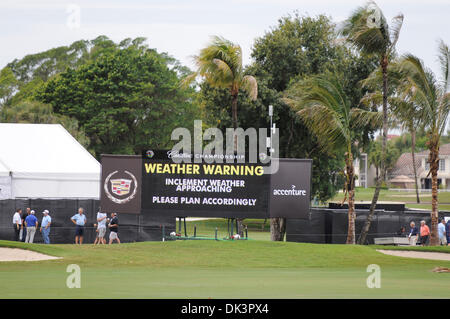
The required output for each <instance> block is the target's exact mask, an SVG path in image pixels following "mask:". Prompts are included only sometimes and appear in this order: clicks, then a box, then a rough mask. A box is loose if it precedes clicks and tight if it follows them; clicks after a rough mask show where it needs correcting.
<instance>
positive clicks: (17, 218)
mask: <svg viewBox="0 0 450 319" xmlns="http://www.w3.org/2000/svg"><path fill="white" fill-rule="evenodd" d="M21 213H22V209H20V208H19V209H18V210H16V212H15V213H14V216H13V227H14V240H15V241H20V229H21V228H22V217H21Z"/></svg>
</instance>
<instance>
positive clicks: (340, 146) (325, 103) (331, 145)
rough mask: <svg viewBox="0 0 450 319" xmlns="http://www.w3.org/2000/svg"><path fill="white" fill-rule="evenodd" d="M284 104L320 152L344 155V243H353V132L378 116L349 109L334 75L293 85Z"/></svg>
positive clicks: (375, 122) (378, 120) (338, 81)
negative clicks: (300, 123)
mask: <svg viewBox="0 0 450 319" xmlns="http://www.w3.org/2000/svg"><path fill="white" fill-rule="evenodd" d="M284 101H285V102H286V103H287V104H288V105H289V106H291V107H292V108H293V109H294V110H297V115H298V116H299V117H300V118H301V119H302V120H303V122H304V123H305V125H306V126H307V127H308V128H309V129H310V130H311V131H312V132H313V133H314V135H315V136H316V137H317V139H318V143H319V145H320V147H321V149H322V150H323V151H326V152H328V153H329V154H330V155H333V154H335V153H336V152H340V151H344V152H345V176H346V187H345V190H346V193H347V194H348V233H347V244H355V217H356V216H355V201H354V199H355V175H354V167H353V153H352V145H353V144H354V142H355V138H354V130H355V129H356V128H361V127H367V126H370V125H375V124H377V123H378V124H380V123H381V114H380V113H378V112H369V111H365V110H362V109H359V108H352V107H351V105H350V101H349V99H348V97H347V96H346V95H345V93H344V88H343V86H342V85H341V83H340V80H339V79H338V78H337V77H336V76H335V75H333V74H323V75H317V76H314V77H311V78H307V79H305V80H302V81H299V82H296V83H294V84H293V85H292V86H291V87H290V88H289V89H288V90H287V91H286V93H285V98H284Z"/></svg>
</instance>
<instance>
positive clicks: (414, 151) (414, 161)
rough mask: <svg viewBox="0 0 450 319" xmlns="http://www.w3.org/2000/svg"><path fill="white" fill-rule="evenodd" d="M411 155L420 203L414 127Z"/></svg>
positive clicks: (417, 196) (418, 201) (417, 197)
mask: <svg viewBox="0 0 450 319" xmlns="http://www.w3.org/2000/svg"><path fill="white" fill-rule="evenodd" d="M411 156H412V161H413V170H414V185H415V187H416V199H417V204H419V203H420V197H419V185H418V183H417V167H416V129H415V128H414V127H412V128H411Z"/></svg>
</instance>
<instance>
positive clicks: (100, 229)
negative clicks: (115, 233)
mask: <svg viewBox="0 0 450 319" xmlns="http://www.w3.org/2000/svg"><path fill="white" fill-rule="evenodd" d="M106 217H107V215H106V213H102V212H101V211H99V212H98V213H97V239H96V243H97V244H106V240H105V234H106Z"/></svg>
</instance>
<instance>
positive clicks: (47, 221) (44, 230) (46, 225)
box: [41, 210, 52, 244]
mask: <svg viewBox="0 0 450 319" xmlns="http://www.w3.org/2000/svg"><path fill="white" fill-rule="evenodd" d="M42 213H43V214H44V217H43V218H42V223H41V234H42V238H44V244H50V236H49V235H50V225H51V223H52V218H51V217H50V215H49V212H48V210H44V211H43V212H42Z"/></svg>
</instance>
